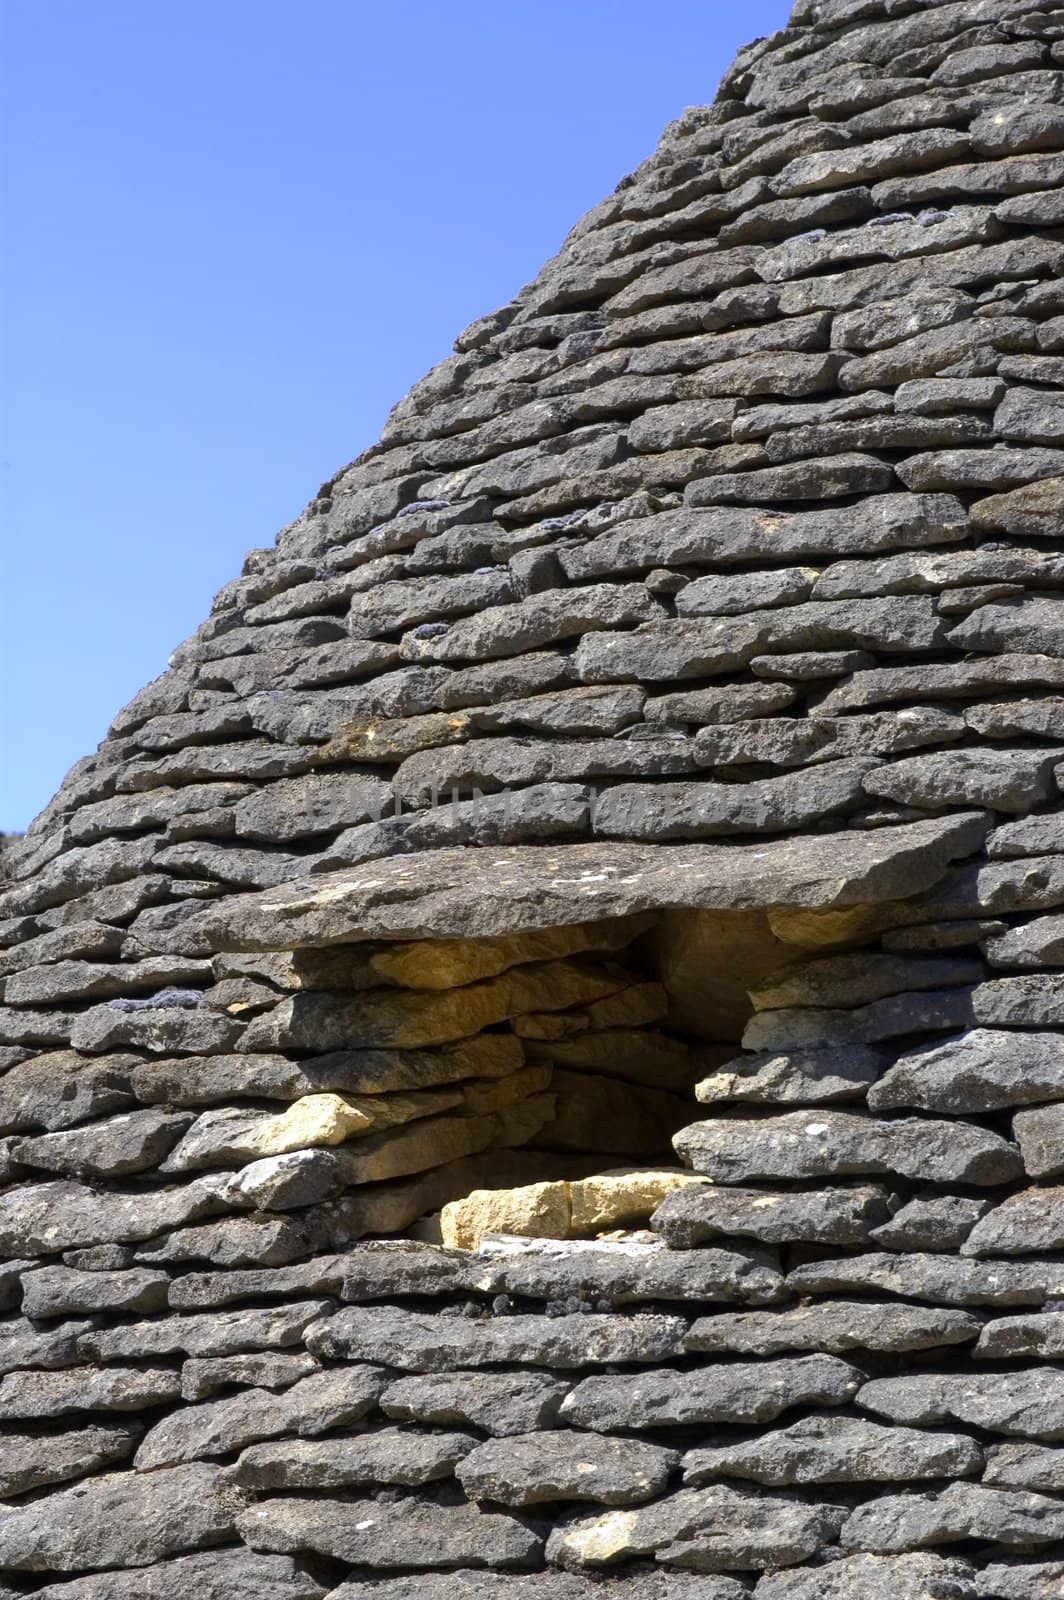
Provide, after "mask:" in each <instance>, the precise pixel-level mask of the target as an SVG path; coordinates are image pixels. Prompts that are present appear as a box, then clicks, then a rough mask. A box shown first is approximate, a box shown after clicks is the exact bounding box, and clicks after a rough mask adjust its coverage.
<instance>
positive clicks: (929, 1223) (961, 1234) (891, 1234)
mask: <svg viewBox="0 0 1064 1600" xmlns="http://www.w3.org/2000/svg"><path fill="white" fill-rule="evenodd" d="M991 1204H992V1202H991V1201H990V1200H973V1199H969V1198H968V1197H967V1196H965V1195H959V1194H943V1195H930V1196H927V1197H922V1196H917V1197H916V1198H915V1199H913V1200H910V1201H909V1202H908V1204H907V1205H904V1206H902V1207H901V1209H900V1211H897V1212H895V1214H894V1216H893V1217H891V1219H890V1221H889V1222H884V1223H881V1224H880V1225H879V1227H877V1228H873V1229H872V1230H871V1233H870V1238H872V1239H874V1240H875V1242H876V1244H878V1245H879V1246H880V1247H881V1248H883V1249H886V1250H956V1249H957V1248H958V1247H959V1246H960V1245H962V1244H963V1243H964V1241H965V1239H967V1237H968V1235H969V1234H970V1233H971V1231H972V1228H973V1227H974V1226H975V1224H976V1223H977V1222H978V1221H979V1218H980V1217H982V1216H984V1215H985V1214H986V1212H987V1210H988V1209H989V1207H990V1205H991Z"/></svg>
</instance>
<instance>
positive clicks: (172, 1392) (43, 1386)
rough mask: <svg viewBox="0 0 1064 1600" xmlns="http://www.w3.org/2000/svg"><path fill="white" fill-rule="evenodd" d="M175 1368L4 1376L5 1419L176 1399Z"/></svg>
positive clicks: (0, 1403) (0, 1405) (1, 1413)
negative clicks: (173, 1369) (173, 1370)
mask: <svg viewBox="0 0 1064 1600" xmlns="http://www.w3.org/2000/svg"><path fill="white" fill-rule="evenodd" d="M180 1392H181V1384H180V1382H179V1380H178V1376H177V1374H176V1373H175V1372H171V1371H169V1370H167V1369H166V1368H162V1367H157V1368H147V1367H68V1368H65V1369H64V1370H63V1371H61V1372H9V1373H8V1374H7V1376H6V1377H4V1378H3V1379H0V1420H2V1421H4V1422H11V1421H15V1422H22V1421H27V1422H28V1421H38V1420H40V1419H42V1418H45V1417H64V1416H68V1415H69V1414H70V1413H71V1412H79V1411H141V1410H144V1409H145V1408H146V1407H148V1406H157V1405H162V1404H164V1403H165V1402H167V1401H170V1400H176V1399H177V1398H178V1395H179V1394H180Z"/></svg>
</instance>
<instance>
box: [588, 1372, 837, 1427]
mask: <svg viewBox="0 0 1064 1600" xmlns="http://www.w3.org/2000/svg"><path fill="white" fill-rule="evenodd" d="M861 1382H862V1374H861V1373H860V1372H859V1371H858V1369H857V1368H856V1367H851V1366H849V1365H847V1363H846V1362H845V1361H839V1360H837V1359H836V1358H835V1357H834V1356H825V1355H815V1356H797V1357H795V1358H793V1359H789V1360H782V1361H765V1362H759V1363H733V1364H725V1363H719V1364H715V1365H711V1366H708V1367H700V1368H697V1369H695V1370H694V1371H691V1372H681V1371H676V1370H670V1369H669V1368H661V1369H659V1370H658V1371H655V1372H646V1373H642V1374H639V1375H629V1376H627V1377H608V1376H602V1377H599V1376H596V1377H592V1378H584V1379H582V1380H581V1382H580V1383H578V1384H577V1386H576V1388H575V1389H574V1390H573V1391H572V1393H571V1394H570V1395H569V1396H568V1397H567V1398H566V1399H565V1400H564V1401H563V1402H562V1409H561V1415H562V1419H563V1421H565V1422H568V1423H574V1424H575V1425H576V1426H577V1427H578V1428H586V1429H589V1430H593V1431H606V1430H614V1429H642V1428H666V1427H685V1426H689V1425H690V1424H693V1423H705V1422H713V1423H721V1422H725V1423H741V1424H745V1425H749V1424H751V1423H755V1422H772V1421H774V1420H775V1418H776V1417H778V1416H779V1415H780V1413H781V1412H783V1411H786V1410H788V1409H789V1408H790V1407H791V1406H803V1405H805V1406H808V1405H827V1406H839V1405H846V1404H847V1403H848V1402H849V1401H850V1400H852V1399H853V1397H854V1395H855V1394H856V1392H857V1389H858V1388H859V1386H860V1384H861Z"/></svg>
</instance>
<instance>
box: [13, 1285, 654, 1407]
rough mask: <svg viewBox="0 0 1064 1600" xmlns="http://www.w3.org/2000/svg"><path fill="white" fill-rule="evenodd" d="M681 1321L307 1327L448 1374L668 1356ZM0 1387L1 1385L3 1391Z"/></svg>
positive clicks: (403, 1318)
mask: <svg viewBox="0 0 1064 1600" xmlns="http://www.w3.org/2000/svg"><path fill="white" fill-rule="evenodd" d="M685 1327H686V1324H685V1323H684V1322H683V1321H682V1320H681V1319H680V1318H679V1317H668V1316H649V1315H647V1316H642V1315H635V1316H628V1317H621V1316H602V1315H594V1316H563V1317H546V1316H514V1317H496V1318H494V1319H487V1320H484V1319H475V1318H467V1317H461V1318H458V1317H456V1318H439V1317H432V1316H426V1315H423V1314H421V1313H420V1312H414V1311H402V1310H399V1309H398V1308H396V1307H393V1306H373V1307H370V1308H369V1309H366V1310H362V1309H359V1308H355V1307H351V1308H349V1309H347V1310H343V1311H339V1312H337V1314H336V1316H334V1317H330V1318H328V1319H327V1320H326V1321H324V1322H319V1323H315V1324H312V1325H311V1326H310V1327H309V1328H308V1329H307V1332H306V1344H307V1348H308V1349H309V1350H311V1351H312V1352H313V1354H314V1355H317V1356H326V1357H339V1358H341V1359H343V1360H347V1361H352V1360H354V1361H386V1362H388V1363H389V1364H390V1365H393V1366H396V1367H398V1368H399V1369H400V1371H402V1372H449V1371H451V1370H452V1369H453V1368H455V1367H461V1366H468V1365H478V1364H480V1363H484V1364H485V1365H497V1364H499V1363H501V1362H510V1361H512V1362H514V1363H515V1364H521V1365H526V1364H527V1365H529V1366H540V1367H557V1368H560V1369H563V1370H564V1369H568V1368H572V1367H582V1366H592V1365H594V1366H601V1365H604V1364H608V1363H610V1362H613V1361H632V1362H654V1361H667V1360H668V1359H669V1358H670V1357H672V1356H674V1355H676V1354H678V1353H679V1350H680V1341H681V1338H682V1335H683V1333H684V1330H685ZM0 1393H2V1389H0Z"/></svg>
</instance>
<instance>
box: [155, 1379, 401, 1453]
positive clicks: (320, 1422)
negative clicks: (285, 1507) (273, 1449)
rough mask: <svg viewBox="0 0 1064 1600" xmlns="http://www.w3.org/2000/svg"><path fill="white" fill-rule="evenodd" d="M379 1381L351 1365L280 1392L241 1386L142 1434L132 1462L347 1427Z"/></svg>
mask: <svg viewBox="0 0 1064 1600" xmlns="http://www.w3.org/2000/svg"><path fill="white" fill-rule="evenodd" d="M383 1381H384V1375H383V1374H382V1373H381V1372H379V1371H378V1370H377V1369H375V1368H373V1367H364V1366H351V1367H347V1368H345V1369H343V1370H341V1371H339V1372H316V1373H313V1374H312V1375H311V1376H310V1377H308V1378H301V1379H300V1380H299V1382H298V1383H295V1384H293V1385H292V1387H291V1388H289V1389H286V1390H285V1391H283V1392H282V1393H280V1394H275V1393H272V1392H271V1391H270V1390H267V1389H245V1390H244V1391H242V1392H241V1393H240V1394H235V1395H230V1396H228V1397H227V1398H225V1399H222V1400H210V1401H207V1402H206V1403H205V1404H203V1405H197V1406H186V1407H184V1409H182V1410H180V1411H175V1412H172V1413H171V1415H170V1416H168V1417H164V1418H163V1420H162V1421H161V1422H158V1423H156V1425H155V1427H154V1428H152V1429H151V1430H150V1432H149V1433H148V1434H146V1435H145V1438H144V1440H143V1442H142V1443H141V1446H140V1449H139V1450H138V1451H137V1456H136V1461H135V1463H134V1465H135V1466H136V1467H137V1469H138V1471H141V1472H146V1471H152V1470H155V1469H157V1468H159V1467H172V1466H175V1465H177V1464H178V1463H179V1462H182V1461H198V1460H201V1459H202V1458H203V1457H205V1456H207V1457H209V1456H221V1455H228V1454H229V1453H230V1452H232V1451H235V1450H242V1449H243V1448H244V1447H245V1446H246V1445H249V1444H254V1443H255V1442H256V1441H257V1440H259V1439H270V1438H274V1437H276V1436H277V1435H278V1434H285V1433H298V1434H301V1435H303V1436H304V1437H307V1436H310V1437H313V1436H314V1435H316V1434H319V1433H324V1432H326V1431H327V1430H328V1429H329V1428H336V1427H342V1426H345V1425H346V1426H349V1425H350V1424H351V1423H354V1422H358V1421H360V1420H361V1419H362V1418H363V1417H364V1416H366V1415H367V1413H368V1412H369V1411H371V1410H372V1408H373V1406H374V1403H375V1402H376V1399H377V1396H378V1395H379V1393H380V1391H381V1387H382V1385H383Z"/></svg>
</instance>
